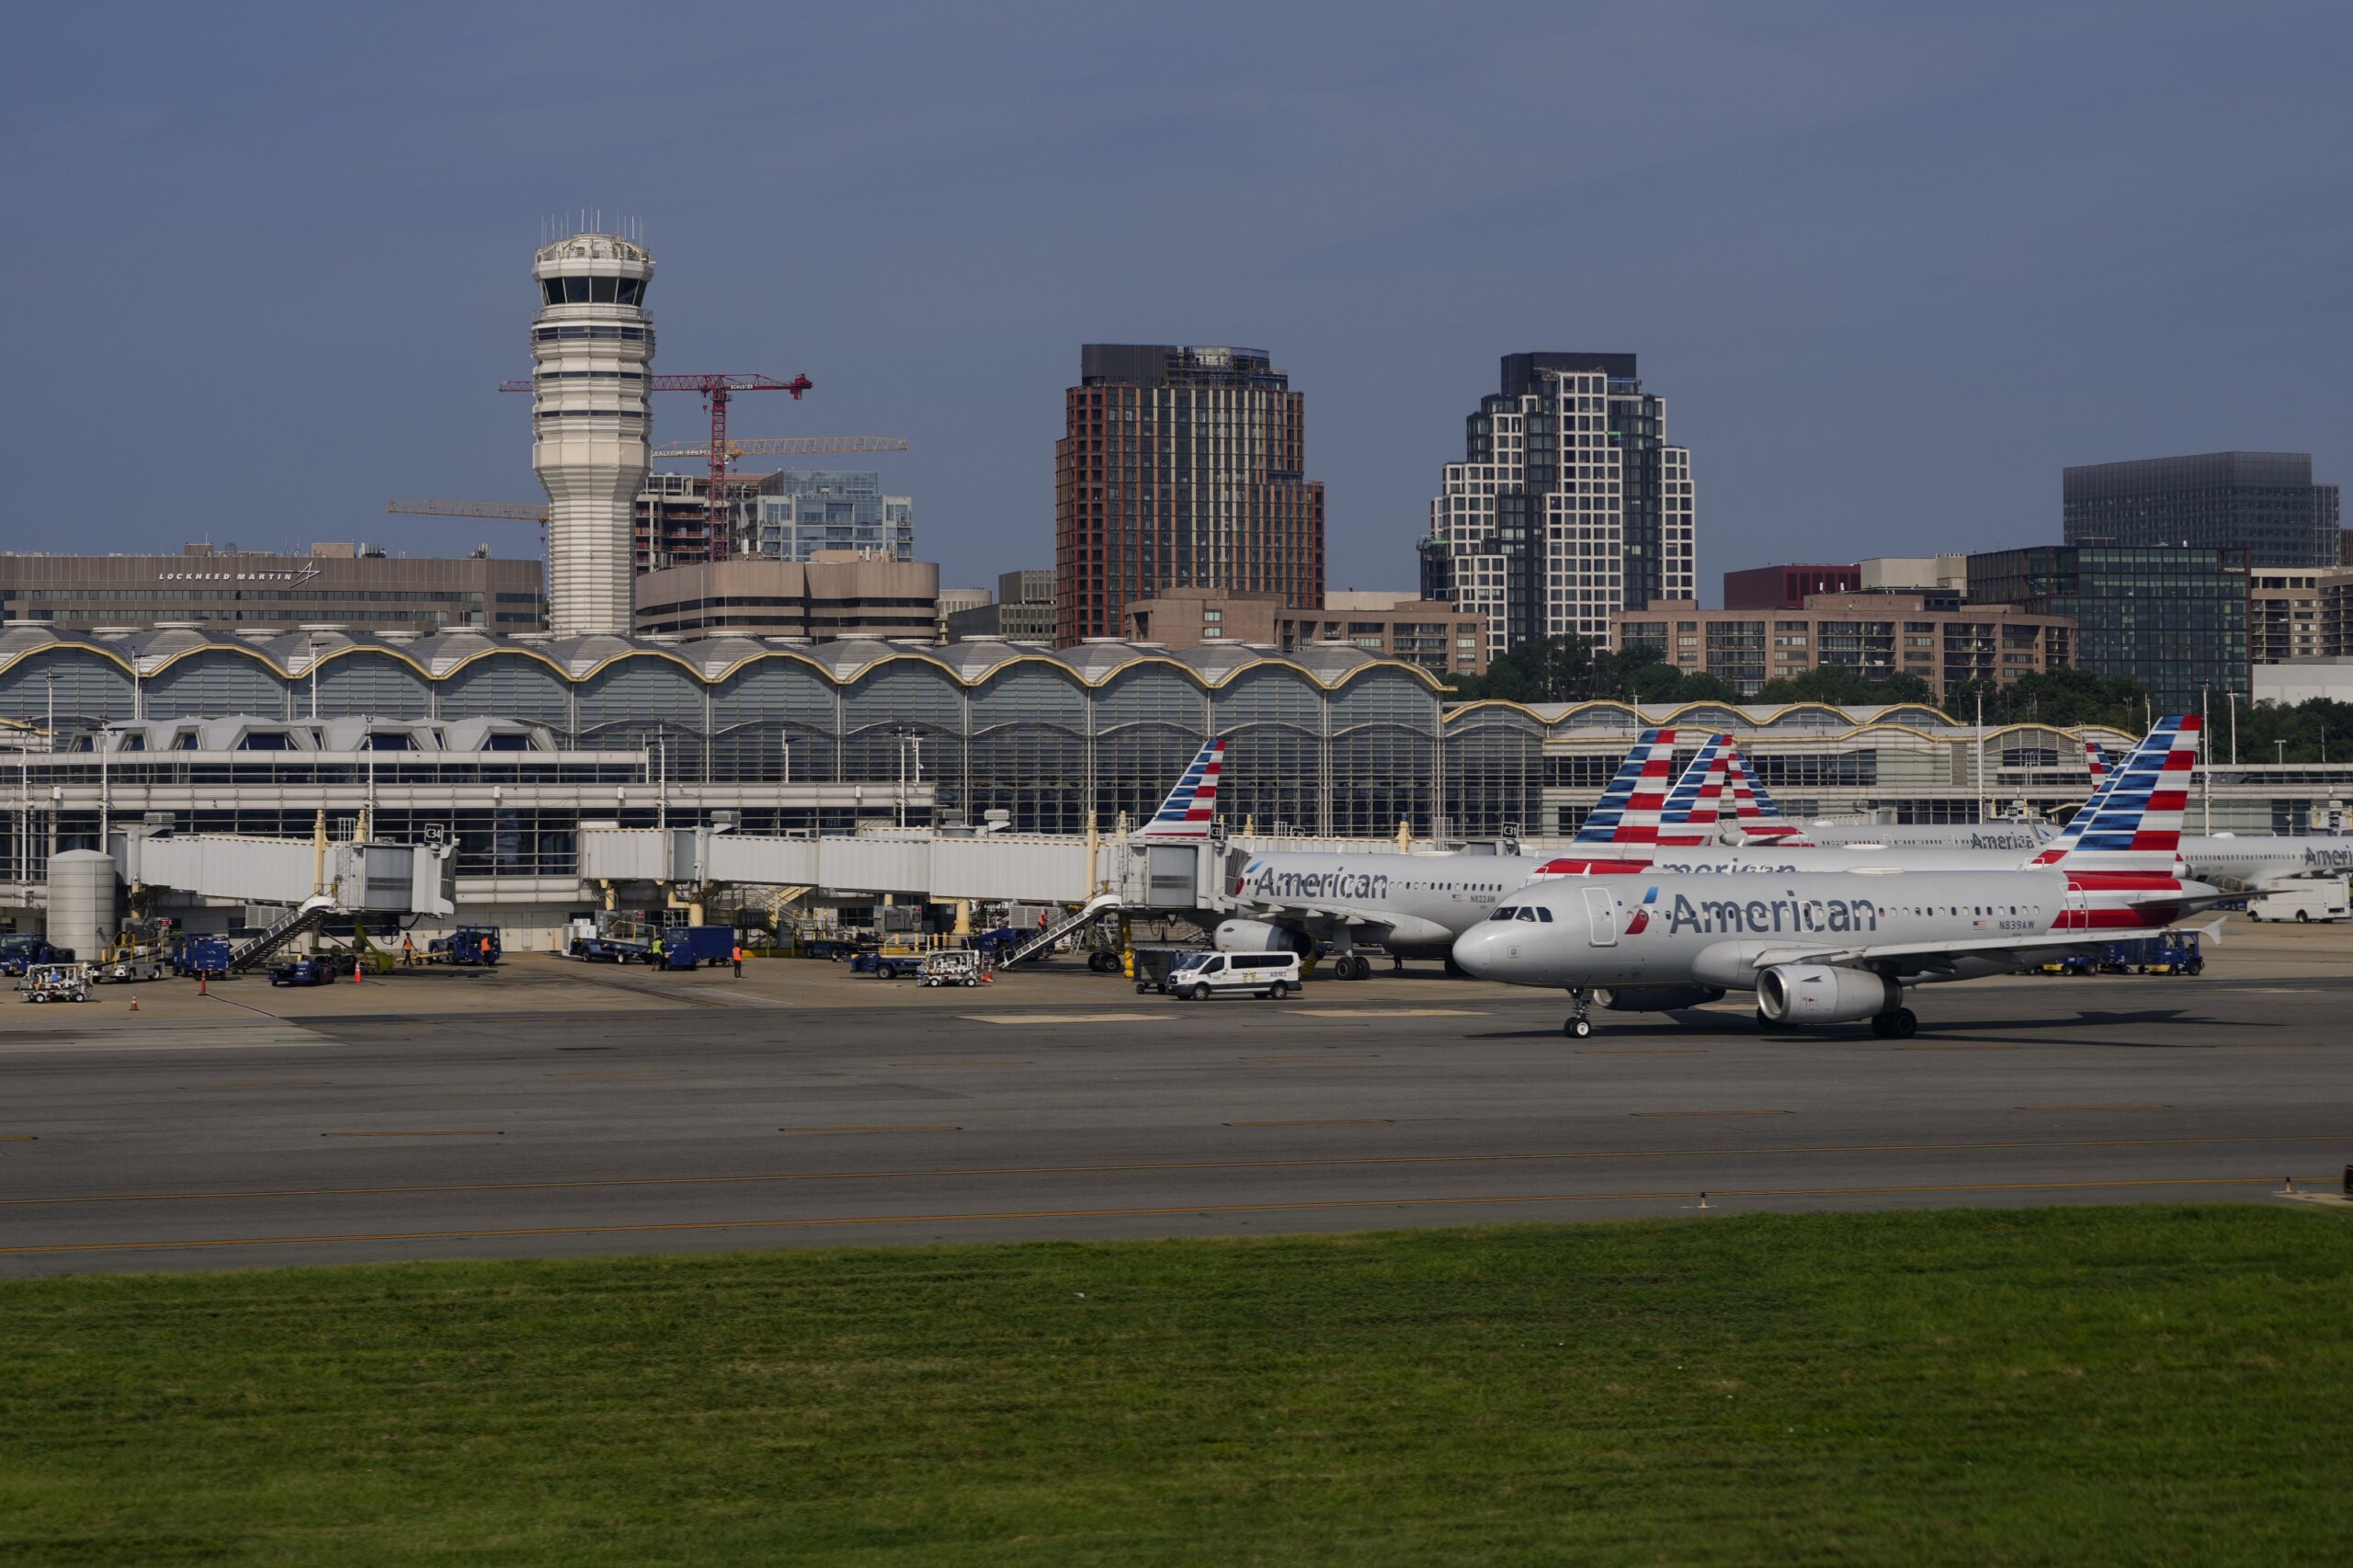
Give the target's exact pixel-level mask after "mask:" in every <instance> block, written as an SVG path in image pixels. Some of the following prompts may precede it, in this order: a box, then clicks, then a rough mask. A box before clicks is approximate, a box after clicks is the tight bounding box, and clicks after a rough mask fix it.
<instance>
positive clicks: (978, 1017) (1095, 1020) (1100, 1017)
mask: <svg viewBox="0 0 2353 1568" xmlns="http://www.w3.org/2000/svg"><path fill="white" fill-rule="evenodd" d="M1175 1016H1176V1015H1174V1014H1172V1013H964V1014H961V1015H960V1017H962V1018H963V1019H964V1021H965V1022H966V1023H971V1024H1150V1023H1159V1022H1161V1021H1162V1020H1164V1019H1166V1018H1170V1017H1175Z"/></svg>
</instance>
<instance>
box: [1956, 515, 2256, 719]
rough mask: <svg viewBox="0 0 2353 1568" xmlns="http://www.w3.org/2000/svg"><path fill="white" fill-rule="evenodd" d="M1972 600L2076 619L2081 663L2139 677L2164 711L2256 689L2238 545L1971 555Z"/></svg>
mask: <svg viewBox="0 0 2353 1568" xmlns="http://www.w3.org/2000/svg"><path fill="white" fill-rule="evenodd" d="M1969 602H1970V603H1971V604H1972V605H1984V604H1989V603H1990V604H2009V605H2017V606H2019V607H2021V608H2025V609H2027V610H2029V611H2031V612H2033V613H2034V614H2037V615H2056V616H2065V617H2067V618H2069V619H2072V620H2074V621H2075V663H2076V664H2077V665H2080V666H2081V667H2082V668H2084V669H2087V670H2091V671H2094V672H2095V673H2097V674H2099V675H2104V676H2132V677H2133V678H2134V679H2135V680H2138V681H2140V682H2141V683H2142V684H2143V686H2146V687H2148V688H2149V692H2150V696H2151V697H2152V699H2154V702H2155V703H2156V705H2157V707H2158V708H2159V710H2165V709H2174V710H2188V709H2195V708H2196V707H2197V706H2198V703H2199V699H2200V694H2201V693H2204V692H2212V693H2215V694H2217V695H2219V694H2221V693H2223V692H2228V691H2236V692H2242V693H2244V692H2245V690H2246V689H2247V647H2246V616H2247V565H2246V559H2245V554H2244V552H2242V551H2235V550H2210V549H2200V548H2197V547H2195V546H2191V547H2188V548H2182V547H2178V546H2177V547H2173V548H2169V549H2167V548H2157V547H2136V546H2120V545H2042V546H2039V547H2036V548H2033V549H2029V550H1996V551H1987V552H1985V553H1984V554H1981V555H1972V556H1971V557H1970V558H1969Z"/></svg>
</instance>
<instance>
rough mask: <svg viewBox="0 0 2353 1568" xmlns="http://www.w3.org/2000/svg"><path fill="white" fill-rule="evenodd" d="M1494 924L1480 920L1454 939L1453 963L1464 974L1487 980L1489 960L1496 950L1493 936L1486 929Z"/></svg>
mask: <svg viewBox="0 0 2353 1568" xmlns="http://www.w3.org/2000/svg"><path fill="white" fill-rule="evenodd" d="M1493 924H1494V922H1492V921H1487V920H1482V921H1481V922H1479V924H1478V925H1476V926H1472V927H1471V929H1469V930H1468V931H1465V932H1463V933H1462V935H1461V936H1460V937H1456V938H1454V961H1455V963H1456V965H1457V966H1458V967H1460V968H1461V969H1462V970H1463V971H1465V972H1467V973H1470V974H1475V975H1477V976H1478V977H1479V978H1480V979H1482V980H1484V979H1486V978H1487V975H1488V970H1489V968H1490V960H1492V959H1493V957H1494V955H1495V952H1496V951H1497V950H1498V949H1496V946H1495V941H1496V937H1495V933H1494V932H1493V931H1490V930H1489V929H1487V927H1488V926H1491V925H1493Z"/></svg>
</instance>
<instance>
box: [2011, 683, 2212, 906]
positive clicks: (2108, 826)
mask: <svg viewBox="0 0 2353 1568" xmlns="http://www.w3.org/2000/svg"><path fill="white" fill-rule="evenodd" d="M2200 727H2201V722H2200V718H2199V716H2198V715H2197V714H2195V713H2189V714H2179V713H2176V714H2168V715H2166V716H2165V718H2163V719H2160V720H2158V721H2157V727H2156V728H2155V729H2154V730H2151V731H2150V732H2149V733H2148V734H2147V735H2146V736H2145V737H2143V740H2142V742H2141V744H2139V745H2137V746H2135V747H2133V748H2132V755H2131V756H2128V757H2126V758H2125V759H2124V761H2123V763H2122V764H2121V765H2120V766H2119V767H2112V768H2110V769H2109V773H2108V781H2107V783H2106V784H2105V785H2103V786H2102V788H2101V790H2100V791H2099V793H2097V794H2096V795H2094V796H2093V797H2092V799H2091V800H2090V801H2088V802H2086V804H2085V806H2084V809H2083V810H2082V811H2079V812H2076V813H2075V820H2074V821H2072V822H2070V823H2068V824H2067V825H2066V827H2065V828H2064V829H2063V830H2062V831H2061V833H2060V835H2059V836H2058V837H2056V838H2054V839H2052V841H2051V842H2050V843H2049V844H2047V845H2045V846H2043V847H2042V848H2041V850H2040V851H2039V852H2038V853H2037V854H2036V855H2035V856H2034V858H2032V859H2031V860H2029V862H2028V864H2029V865H2033V866H2055V867H2057V868H2058V869H2061V870H2064V871H2140V872H2162V873H2164V874H2165V875H2166V876H2171V875H2172V874H2173V873H2174V870H2175V862H2176V860H2177V858H2178V857H2179V854H2180V850H2181V820H2182V815H2183V812H2185V811H2186V810H2187V809H2188V804H2189V775H2190V770H2191V769H2193V768H2194V767H2197V766H2198V743H2199V739H2200V735H2199V731H2200Z"/></svg>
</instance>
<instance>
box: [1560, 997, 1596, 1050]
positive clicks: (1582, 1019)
mask: <svg viewBox="0 0 2353 1568" xmlns="http://www.w3.org/2000/svg"><path fill="white" fill-rule="evenodd" d="M1592 1005H1593V993H1592V992H1590V991H1587V990H1586V989H1585V988H1584V987H1583V986H1578V985H1573V986H1571V987H1570V988H1569V1006H1572V1007H1574V1009H1575V1011H1574V1012H1573V1013H1571V1014H1570V1015H1569V1016H1568V1019H1567V1021H1566V1022H1564V1023H1563V1024H1562V1025H1561V1032H1562V1033H1563V1034H1564V1035H1566V1036H1568V1037H1569V1038H1570V1039H1571V1040H1591V1039H1592V1038H1593V1020H1592V1019H1590V1018H1588V1017H1586V1016H1585V1014H1586V1008H1587V1007H1589V1006H1592Z"/></svg>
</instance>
